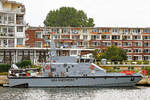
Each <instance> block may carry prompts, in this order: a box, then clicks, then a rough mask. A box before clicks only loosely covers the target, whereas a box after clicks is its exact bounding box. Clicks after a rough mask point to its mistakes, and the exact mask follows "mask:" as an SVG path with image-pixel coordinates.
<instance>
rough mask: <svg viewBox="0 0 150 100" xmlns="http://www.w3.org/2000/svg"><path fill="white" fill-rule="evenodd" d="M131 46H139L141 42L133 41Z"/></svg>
mask: <svg viewBox="0 0 150 100" xmlns="http://www.w3.org/2000/svg"><path fill="white" fill-rule="evenodd" d="M133 46H136V47H140V46H142V42H134V43H133Z"/></svg>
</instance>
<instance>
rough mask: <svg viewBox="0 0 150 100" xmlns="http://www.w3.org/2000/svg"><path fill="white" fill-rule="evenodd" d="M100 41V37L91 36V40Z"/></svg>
mask: <svg viewBox="0 0 150 100" xmlns="http://www.w3.org/2000/svg"><path fill="white" fill-rule="evenodd" d="M98 39H99V35H91V40H98Z"/></svg>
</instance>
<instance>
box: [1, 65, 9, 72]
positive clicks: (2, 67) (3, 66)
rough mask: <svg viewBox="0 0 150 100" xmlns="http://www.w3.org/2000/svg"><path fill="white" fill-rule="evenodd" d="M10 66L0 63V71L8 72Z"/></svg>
mask: <svg viewBox="0 0 150 100" xmlns="http://www.w3.org/2000/svg"><path fill="white" fill-rule="evenodd" d="M10 67H11V65H10V64H0V72H8V70H9V69H10Z"/></svg>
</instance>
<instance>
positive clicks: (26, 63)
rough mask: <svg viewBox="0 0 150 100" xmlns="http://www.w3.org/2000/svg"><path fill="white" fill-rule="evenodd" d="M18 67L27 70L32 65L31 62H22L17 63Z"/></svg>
mask: <svg viewBox="0 0 150 100" xmlns="http://www.w3.org/2000/svg"><path fill="white" fill-rule="evenodd" d="M16 65H17V66H18V67H20V68H26V67H27V66H29V65H31V61H30V60H23V61H21V62H18V63H16Z"/></svg>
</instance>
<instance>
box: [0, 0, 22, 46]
mask: <svg viewBox="0 0 150 100" xmlns="http://www.w3.org/2000/svg"><path fill="white" fill-rule="evenodd" d="M24 15H25V7H24V5H23V4H21V3H18V2H15V1H9V0H0V48H16V47H24V46H25V22H24Z"/></svg>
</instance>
